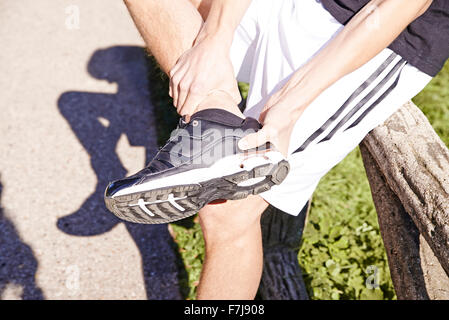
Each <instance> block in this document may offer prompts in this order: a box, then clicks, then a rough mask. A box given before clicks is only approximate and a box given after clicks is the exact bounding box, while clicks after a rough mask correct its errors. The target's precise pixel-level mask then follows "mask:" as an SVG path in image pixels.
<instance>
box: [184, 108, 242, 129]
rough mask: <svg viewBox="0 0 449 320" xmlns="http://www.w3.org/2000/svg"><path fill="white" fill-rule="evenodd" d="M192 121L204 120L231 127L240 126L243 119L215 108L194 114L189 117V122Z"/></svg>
mask: <svg viewBox="0 0 449 320" xmlns="http://www.w3.org/2000/svg"><path fill="white" fill-rule="evenodd" d="M194 119H204V120H208V121H213V122H219V123H224V124H227V125H232V126H240V125H241V124H242V123H243V122H244V121H245V119H243V118H240V117H239V116H237V115H235V114H233V113H231V112H229V111H226V110H223V109H217V108H212V109H204V110H201V111H198V112H195V113H194V114H192V116H191V117H190V121H192V120H194Z"/></svg>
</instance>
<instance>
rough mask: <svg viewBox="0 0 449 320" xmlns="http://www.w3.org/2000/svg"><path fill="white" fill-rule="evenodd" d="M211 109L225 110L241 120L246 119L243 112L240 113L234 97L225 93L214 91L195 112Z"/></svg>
mask: <svg viewBox="0 0 449 320" xmlns="http://www.w3.org/2000/svg"><path fill="white" fill-rule="evenodd" d="M211 108H218V109H223V110H226V111H228V112H231V113H233V114H235V115H236V116H238V117H240V118H243V119H244V118H245V116H244V115H243V113H242V111H240V109H239V107H238V105H237V104H236V103H235V101H234V100H233V99H232V97H231V96H230V95H229V94H228V93H227V92H224V91H218V90H217V91H213V92H212V93H211V94H209V95H208V96H207V97H206V98H204V100H203V101H201V103H200V104H199V105H198V107H197V108H196V110H195V111H196V112H198V111H201V110H205V109H211Z"/></svg>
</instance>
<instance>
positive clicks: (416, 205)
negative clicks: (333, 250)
mask: <svg viewBox="0 0 449 320" xmlns="http://www.w3.org/2000/svg"><path fill="white" fill-rule="evenodd" d="M361 144H362V145H363V146H365V147H366V149H367V151H368V152H369V153H370V154H371V156H372V157H373V159H374V161H375V163H376V164H377V166H378V168H379V170H380V172H381V173H382V175H383V177H384V178H385V181H386V182H387V184H388V186H389V187H390V188H391V190H392V191H393V192H394V194H395V195H396V196H397V197H398V199H399V200H400V202H401V204H402V206H403V207H404V209H405V211H406V212H407V213H408V214H409V216H410V217H411V219H412V220H413V222H414V223H415V225H416V227H417V228H418V230H419V232H420V234H421V235H422V236H423V237H424V239H426V241H427V243H428V244H429V246H430V247H431V248H432V250H433V252H434V253H435V255H436V257H437V258H438V260H439V262H440V264H441V265H442V267H443V268H444V270H445V271H446V273H449V150H448V149H447V147H446V146H445V145H444V143H443V142H442V141H441V139H440V138H439V137H438V135H437V134H436V133H435V131H434V130H433V128H432V126H431V125H430V123H429V121H428V120H427V118H426V117H425V116H424V114H423V113H422V112H421V111H420V110H419V109H418V108H417V107H416V106H415V105H413V103H411V102H409V103H407V104H405V105H404V106H402V107H401V108H400V109H399V110H398V111H397V112H396V113H395V114H393V115H392V116H391V117H390V118H389V119H388V120H387V121H386V122H385V123H384V124H383V125H381V126H379V127H377V128H375V129H374V130H372V131H371V133H370V134H368V135H367V136H366V137H365V139H364V140H363V141H362V143H361Z"/></svg>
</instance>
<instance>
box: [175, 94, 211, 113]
mask: <svg viewBox="0 0 449 320" xmlns="http://www.w3.org/2000/svg"><path fill="white" fill-rule="evenodd" d="M204 97H205V96H204V95H199V94H194V93H192V92H191V91H189V93H188V95H187V97H186V99H185V102H184V104H183V105H182V107H181V110H182V112H184V113H187V114H193V113H195V111H196V109H197V108H198V105H199V104H200V102H201V101H202V100H203V99H204Z"/></svg>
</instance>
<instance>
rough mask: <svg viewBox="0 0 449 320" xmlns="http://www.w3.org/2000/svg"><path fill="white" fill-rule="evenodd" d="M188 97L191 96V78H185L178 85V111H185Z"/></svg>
mask: <svg viewBox="0 0 449 320" xmlns="http://www.w3.org/2000/svg"><path fill="white" fill-rule="evenodd" d="M188 95H190V78H189V77H188V76H185V77H184V78H183V79H182V80H181V81H180V82H179V85H178V100H177V102H176V108H178V110H181V109H184V108H183V107H184V102H185V101H186V98H187V96H188Z"/></svg>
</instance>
